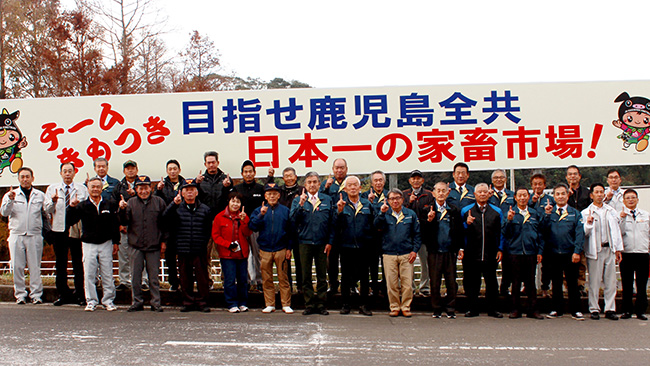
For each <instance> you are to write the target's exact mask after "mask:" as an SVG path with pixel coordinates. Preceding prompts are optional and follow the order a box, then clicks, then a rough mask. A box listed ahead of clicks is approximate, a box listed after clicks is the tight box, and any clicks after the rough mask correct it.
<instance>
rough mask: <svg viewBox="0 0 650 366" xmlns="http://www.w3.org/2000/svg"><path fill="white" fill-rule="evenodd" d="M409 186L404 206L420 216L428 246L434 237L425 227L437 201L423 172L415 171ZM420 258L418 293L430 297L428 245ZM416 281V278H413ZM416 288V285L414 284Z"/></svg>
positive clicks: (422, 233) (421, 229) (422, 231)
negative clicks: (427, 186) (425, 183)
mask: <svg viewBox="0 0 650 366" xmlns="http://www.w3.org/2000/svg"><path fill="white" fill-rule="evenodd" d="M409 185H410V186H411V188H409V189H405V190H404V192H403V193H404V206H406V207H408V208H409V209H411V210H413V211H415V214H416V215H418V220H419V222H420V237H421V238H422V239H423V241H424V242H425V244H426V241H427V240H429V239H432V236H431V235H429V230H428V229H429V226H428V225H424V223H425V222H426V221H427V215H428V214H429V211H430V210H431V206H432V205H433V202H434V201H435V200H434V198H433V195H432V194H431V191H430V190H428V189H425V188H424V187H423V185H424V177H423V176H422V172H421V171H419V170H414V171H412V172H411V177H410V178H409ZM418 257H419V259H420V268H421V271H420V286H419V287H418V291H419V293H420V295H422V296H429V295H430V294H431V288H430V287H431V286H430V284H429V267H428V266H427V257H428V253H427V245H422V246H421V247H420V251H419V252H418ZM413 278H414V279H415V276H413ZM413 288H415V283H414V284H413Z"/></svg>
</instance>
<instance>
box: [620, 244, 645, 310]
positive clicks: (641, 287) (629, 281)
mask: <svg viewBox="0 0 650 366" xmlns="http://www.w3.org/2000/svg"><path fill="white" fill-rule="evenodd" d="M648 258H649V255H648V254H647V253H623V259H622V260H621V263H620V264H619V266H620V269H621V282H622V284H623V312H624V313H632V312H633V311H634V313H635V314H645V312H646V310H647V309H648V292H647V287H648V271H649V268H650V267H649V266H648ZM635 277H636V304H635V305H634V306H632V297H633V291H632V286H633V284H634V278H635Z"/></svg>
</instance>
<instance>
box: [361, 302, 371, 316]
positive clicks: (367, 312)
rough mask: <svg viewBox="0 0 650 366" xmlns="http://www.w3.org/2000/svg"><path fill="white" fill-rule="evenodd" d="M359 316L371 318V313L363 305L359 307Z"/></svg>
mask: <svg viewBox="0 0 650 366" xmlns="http://www.w3.org/2000/svg"><path fill="white" fill-rule="evenodd" d="M359 314H361V315H365V316H372V311H370V309H368V308H367V307H366V306H365V305H361V306H359Z"/></svg>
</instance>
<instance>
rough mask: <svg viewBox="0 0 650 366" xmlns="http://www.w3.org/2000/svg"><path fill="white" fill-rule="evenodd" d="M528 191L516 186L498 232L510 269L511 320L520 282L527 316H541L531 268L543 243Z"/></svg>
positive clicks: (518, 303) (516, 307)
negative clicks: (524, 289)
mask: <svg viewBox="0 0 650 366" xmlns="http://www.w3.org/2000/svg"><path fill="white" fill-rule="evenodd" d="M529 198H530V194H529V193H528V189H526V188H525V187H520V188H517V191H516V193H515V200H516V202H517V206H515V208H514V209H513V208H512V206H510V207H509V208H508V211H507V214H506V215H507V216H506V217H505V220H504V221H503V224H502V229H501V233H502V235H503V237H504V238H505V243H504V244H505V245H504V248H503V251H504V252H505V253H506V254H507V256H506V260H509V261H510V268H511V269H512V309H513V310H512V312H511V313H510V318H511V319H516V318H521V283H522V282H523V283H524V286H525V288H526V296H527V297H528V311H527V313H526V314H527V316H528V317H529V318H533V319H544V318H543V317H542V316H541V315H539V312H538V311H537V289H536V288H535V271H536V269H537V263H540V262H541V261H542V252H543V251H544V242H543V241H542V235H541V233H540V231H539V229H540V227H539V225H540V219H541V214H540V213H539V212H538V211H537V210H534V209H532V208H530V207H529V206H528V200H529Z"/></svg>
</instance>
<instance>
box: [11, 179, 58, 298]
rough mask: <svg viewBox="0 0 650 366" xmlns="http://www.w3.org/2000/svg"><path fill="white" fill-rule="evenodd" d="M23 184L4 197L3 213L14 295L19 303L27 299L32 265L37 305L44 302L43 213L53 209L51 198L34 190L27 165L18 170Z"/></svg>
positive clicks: (32, 287)
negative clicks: (42, 259)
mask: <svg viewBox="0 0 650 366" xmlns="http://www.w3.org/2000/svg"><path fill="white" fill-rule="evenodd" d="M18 181H19V182H20V187H18V188H16V189H13V188H10V189H9V192H7V193H6V194H5V195H4V197H2V206H1V207H0V213H1V214H2V216H5V217H9V237H8V238H7V242H8V244H9V254H10V255H11V266H12V268H13V271H14V296H15V297H16V304H25V303H26V302H27V290H26V288H25V267H28V268H29V290H30V291H29V297H30V299H31V301H32V303H34V304H42V303H43V300H42V299H41V296H42V295H43V281H42V279H41V258H42V257H43V236H42V234H41V230H42V229H43V216H42V212H43V211H45V212H47V213H49V212H51V211H52V209H53V207H54V206H53V204H52V199H51V198H50V197H49V196H47V195H45V193H43V192H41V191H39V190H38V189H35V188H34V187H33V186H32V183H34V172H33V171H32V170H31V169H30V168H27V167H22V168H20V169H19V170H18Z"/></svg>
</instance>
